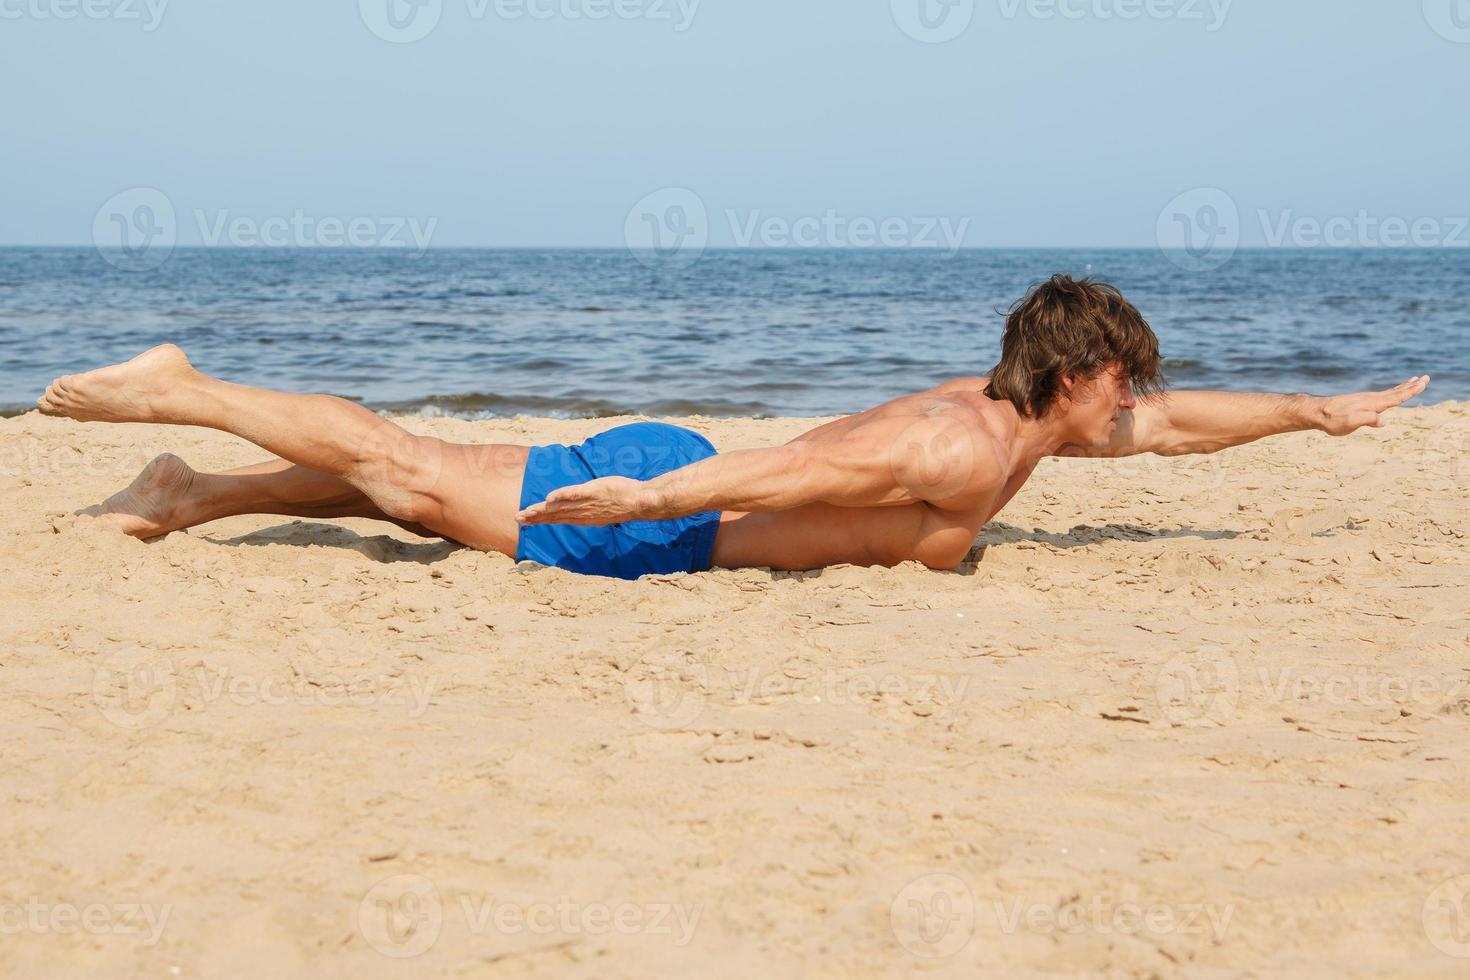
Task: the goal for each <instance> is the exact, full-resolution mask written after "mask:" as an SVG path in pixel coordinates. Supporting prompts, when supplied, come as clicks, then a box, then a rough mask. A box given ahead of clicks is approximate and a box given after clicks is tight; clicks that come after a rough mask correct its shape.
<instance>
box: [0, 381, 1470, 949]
mask: <svg viewBox="0 0 1470 980" xmlns="http://www.w3.org/2000/svg"><path fill="white" fill-rule="evenodd" d="M618 421H621V420H600V421H556V420H544V419H526V418H522V419H515V420H505V421H497V422H467V421H460V420H453V419H428V420H425V419H409V420H406V421H405V424H406V425H408V426H409V427H411V428H413V429H415V430H416V431H421V432H427V433H433V434H437V435H440V436H444V437H446V438H450V439H455V440H461V441H470V442H497V441H519V442H555V441H561V442H569V441H570V442H575V441H578V440H580V439H582V438H584V437H586V436H587V435H589V434H591V433H592V432H594V431H597V430H599V429H601V428H605V427H608V426H611V425H613V424H616V423H617V422H618ZM678 421H681V422H684V424H688V425H690V426H692V427H693V428H695V429H698V430H699V431H701V432H704V433H705V434H707V435H708V436H710V437H711V438H712V439H713V440H714V441H715V443H716V445H718V446H720V447H721V448H722V449H734V448H741V447H747V446H758V445H768V444H775V443H778V442H780V441H784V440H785V439H787V438H790V437H791V436H793V435H795V434H797V433H798V432H800V431H802V430H803V429H805V428H806V427H808V426H809V425H811V424H813V423H812V422H811V421H810V420H798V419H781V420H772V421H751V420H709V419H693V420H678ZM1467 449H1470V406H1466V405H1463V404H1454V403H1449V404H1444V405H1439V406H1435V407H1432V408H1423V409H1410V410H1404V411H1400V412H1398V413H1396V414H1395V415H1394V416H1393V417H1392V422H1391V424H1390V425H1389V426H1388V427H1386V428H1384V429H1382V430H1377V431H1365V432H1363V433H1360V434H1358V435H1356V436H1354V437H1352V438H1350V439H1347V440H1333V439H1329V438H1328V437H1326V436H1322V435H1319V434H1315V433H1312V434H1306V433H1303V434H1296V435H1291V436H1286V437H1282V438H1278V439H1273V440H1268V441H1266V442H1264V443H1260V444H1257V445H1253V446H1247V447H1243V448H1239V449H1235V450H1231V451H1229V452H1227V453H1224V454H1220V455H1216V456H1211V457H1190V458H1184V459H1176V460H1165V459H1158V458H1155V457H1138V458H1135V459H1131V460H1119V461H1088V460H1050V461H1046V462H1044V463H1043V465H1042V466H1041V468H1040V469H1039V470H1038V472H1037V474H1036V476H1035V478H1034V479H1033V481H1032V483H1031V485H1030V486H1028V487H1027V488H1026V489H1024V490H1023V491H1022V492H1021V494H1020V495H1019V496H1018V497H1017V499H1016V500H1015V501H1014V502H1013V503H1012V505H1011V506H1010V507H1009V508H1008V509H1007V510H1006V511H1005V512H1004V513H1002V514H1001V516H1000V518H999V519H998V520H997V521H996V522H994V523H993V524H992V525H991V526H990V527H989V528H988V529H987V530H986V531H985V532H984V534H983V535H982V537H981V538H980V540H979V542H978V546H977V549H976V551H975V552H973V553H972V556H971V557H972V559H974V560H973V561H972V562H971V563H968V564H966V565H965V566H963V567H962V568H961V570H959V571H957V572H954V573H938V572H931V571H927V570H925V569H923V568H922V567H920V566H918V565H906V566H903V567H899V568H896V569H883V568H857V567H839V568H831V569H827V570H825V571H821V572H813V573H803V574H793V573H775V574H772V573H770V572H766V571H759V570H745V571H738V572H730V571H717V572H713V573H708V574H702V575H696V576H673V577H662V578H652V579H644V580H642V581H640V582H637V583H625V582H617V581H610V580H601V579H593V578H581V577H577V576H574V575H571V574H568V573H564V572H561V571H557V570H539V571H535V570H522V569H517V568H516V567H515V566H514V565H513V563H512V562H511V561H510V560H508V559H506V558H503V557H500V556H493V555H483V554H477V553H474V552H470V551H466V550H457V549H455V548H453V547H450V546H448V545H445V544H443V543H437V542H430V541H424V540H420V539H417V538H415V537H413V536H412V535H410V534H407V533H406V532H402V531H399V530H397V529H395V528H391V527H386V526H382V525H374V524H371V523H367V522H361V521H344V522H342V523H341V524H340V525H339V524H327V523H320V522H310V521H295V520H291V519H287V518H273V517H245V518H236V519H232V520H227V521H221V522H218V523H216V524H213V525H208V526H205V527H203V528H199V529H195V530H194V531H192V532H189V533H180V534H174V535H172V536H170V537H168V538H166V539H163V540H159V541H155V542H149V543H143V542H139V541H134V540H132V539H129V538H126V537H124V536H122V535H121V534H120V533H118V532H116V531H115V530H113V529H112V528H110V527H108V526H105V525H103V524H100V523H98V522H95V521H87V520H79V519H76V518H73V517H70V516H67V515H68V514H69V513H70V512H71V511H72V510H73V509H75V508H78V507H81V506H85V505H87V504H91V503H94V502H96V501H97V500H100V499H102V498H103V497H105V496H106V495H108V494H109V493H111V492H113V491H114V490H116V489H118V488H119V487H120V486H122V485H124V484H125V483H126V482H127V481H128V480H130V479H131V478H132V476H133V475H134V474H135V473H136V472H137V470H138V469H140V468H141V467H142V466H143V464H144V463H146V462H147V461H148V459H150V458H151V457H152V456H153V455H155V454H156V453H158V452H161V451H164V450H171V451H174V452H176V453H178V454H179V455H181V456H182V457H183V458H184V459H185V460H187V461H188V462H189V463H191V464H192V465H194V466H196V467H202V468H211V469H218V468H226V467H231V466H237V465H242V464H245V463H249V462H255V461H257V460H258V459H259V458H261V453H260V451H259V450H257V449H255V448H254V447H252V446H249V445H247V444H245V443H242V442H240V441H239V440H237V439H234V438H232V437H229V436H225V435H222V434H220V433H217V432H211V431H205V430H193V429H164V428H161V427H155V426H144V425H131V426H108V425H96V424H92V425H77V424H75V423H72V422H68V421H63V420H56V419H50V418H43V417H41V416H39V415H37V414H35V413H32V414H30V415H26V416H23V417H20V418H14V419H8V420H0V453H3V457H0V458H3V472H0V479H3V486H4V499H5V501H6V508H5V515H4V518H3V520H4V538H3V545H0V547H3V549H4V550H3V555H0V558H3V561H4V567H5V568H6V569H7V574H6V575H5V577H4V581H3V584H0V600H3V606H4V610H5V614H4V618H3V625H0V630H3V632H0V636H3V643H0V697H3V702H4V706H5V707H4V719H5V723H4V738H3V741H0V761H3V766H0V791H3V799H4V801H5V802H4V806H3V810H0V816H3V820H0V853H3V854H4V862H5V873H4V874H3V875H0V931H3V933H4V935H0V974H5V975H14V976H29V977H42V976H48V977H62V976H83V975H91V976H102V975H109V976H126V975H146V976H154V977H171V976H179V977H215V976H237V975H242V974H246V975H255V976H272V977H289V976H314V977H316V976H349V975H350V976H352V977H378V976H384V977H387V976H397V975H402V974H403V973H404V972H409V973H410V974H411V975H418V976H455V977H461V976H475V977H499V976H505V977H511V976H526V975H544V976H573V977H576V976H587V977H591V976H597V977H646V976H700V977H714V976H732V977H751V976H757V977H766V976H769V977H845V976H908V975H922V976H957V977H959V976H963V977H970V976H977V975H983V974H993V975H996V976H1028V975H1039V974H1042V973H1047V972H1053V973H1066V974H1071V973H1087V974H1091V975H1097V976H1138V977H1149V976H1162V977H1171V976H1182V977H1237V976H1245V975H1259V976H1328V975H1331V976H1348V975H1364V976H1371V975H1394V976H1423V977H1430V976H1445V977H1448V976H1464V975H1466V974H1467V972H1470V900H1464V901H1462V897H1463V895H1464V894H1465V893H1466V892H1467V891H1470V847H1467V840H1470V779H1467V772H1470V656H1467V650H1470V624H1467V616H1466V608H1467V601H1470V569H1467V561H1466V549H1465V545H1466V533H1467V528H1466V520H1465V515H1466V508H1465V490H1466V485H1467V482H1470V460H1467V459H1466V450H1467ZM1457 915H1458V916H1459V918H1458V920H1457V919H1456V916H1457Z"/></svg>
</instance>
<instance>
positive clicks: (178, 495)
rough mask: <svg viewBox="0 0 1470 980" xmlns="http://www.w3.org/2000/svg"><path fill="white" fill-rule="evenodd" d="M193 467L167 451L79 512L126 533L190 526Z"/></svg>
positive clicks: (152, 534) (137, 534)
mask: <svg viewBox="0 0 1470 980" xmlns="http://www.w3.org/2000/svg"><path fill="white" fill-rule="evenodd" d="M194 476H195V474H194V471H193V470H192V469H190V468H189V465H188V464H187V463H185V462H184V461H183V460H182V459H179V457H177V456H175V455H174V454H173V453H164V454H163V455H162V456H159V457H158V458H157V459H155V460H154V461H153V462H151V463H149V464H148V465H147V466H145V467H143V472H141V473H139V474H138V476H137V478H136V479H134V480H133V482H132V483H131V484H129V485H128V487H127V489H125V490H120V491H118V492H117V493H115V494H113V495H112V496H111V497H108V498H107V499H106V500H104V501H103V502H102V503H100V504H97V505H96V506H94V507H88V508H86V509H85V510H79V511H77V514H78V515H80V516H85V517H95V518H97V519H98V520H103V521H110V522H112V523H114V524H116V525H117V526H118V527H119V528H121V529H122V531H123V533H124V534H130V535H132V536H133V537H135V538H154V537H157V536H159V535H160V534H167V533H169V532H170V531H177V530H178V529H179V528H181V527H188V526H189V525H190V523H192V522H191V521H190V520H189V516H188V510H189V503H190V489H191V487H192V486H193V484H194Z"/></svg>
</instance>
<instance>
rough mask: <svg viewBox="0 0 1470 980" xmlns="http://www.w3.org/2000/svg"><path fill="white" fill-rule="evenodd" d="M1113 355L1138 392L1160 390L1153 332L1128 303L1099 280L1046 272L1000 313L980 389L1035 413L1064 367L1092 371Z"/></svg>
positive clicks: (1055, 388) (1054, 391)
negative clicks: (995, 360)
mask: <svg viewBox="0 0 1470 980" xmlns="http://www.w3.org/2000/svg"><path fill="white" fill-rule="evenodd" d="M1113 361H1119V362H1121V363H1122V365H1123V371H1124V372H1125V373H1126V374H1127V375H1128V378H1129V379H1130V380H1131V381H1132V382H1133V389H1134V392H1135V394H1136V395H1137V396H1138V397H1140V398H1144V397H1147V396H1149V395H1154V394H1158V393H1159V392H1161V391H1163V389H1164V379H1163V376H1162V375H1161V374H1160V372H1159V339H1158V338H1157V337H1155V336H1154V332H1153V330H1152V329H1151V328H1150V327H1149V325H1148V323H1147V321H1145V320H1144V319H1143V317H1142V316H1141V315H1140V314H1139V312H1138V310H1137V309H1136V308H1135V307H1134V306H1133V304H1132V303H1130V302H1128V301H1127V300H1126V299H1124V298H1123V294H1122V293H1120V292H1119V291H1118V290H1117V288H1116V287H1114V286H1112V285H1110V284H1108V283H1105V282H1102V281H1100V280H1097V279H1073V278H1072V277H1071V276H1062V275H1056V276H1052V277H1051V278H1050V279H1048V280H1046V281H1045V282H1043V283H1039V284H1037V285H1036V286H1033V287H1032V289H1031V291H1030V292H1029V293H1027V294H1026V296H1025V298H1024V299H1022V300H1021V301H1020V302H1019V303H1017V304H1016V305H1015V306H1013V307H1011V309H1010V312H1009V313H1008V314H1007V315H1006V329H1005V337H1004V338H1003V339H1002V341H1001V356H1000V363H999V364H998V365H996V367H995V370H994V371H993V372H991V378H990V387H989V389H988V390H987V391H986V394H987V395H989V396H990V397H991V398H992V399H994V400H995V401H1007V402H1010V403H1011V404H1012V405H1014V406H1016V411H1018V412H1020V413H1021V414H1022V415H1024V416H1027V417H1029V418H1040V417H1041V416H1043V415H1045V414H1046V413H1047V411H1048V410H1050V409H1051V407H1052V404H1053V403H1054V402H1055V401H1056V399H1057V398H1058V397H1060V396H1061V395H1063V394H1064V393H1065V391H1064V389H1063V388H1062V376H1063V375H1065V374H1077V375H1081V376H1082V377H1084V378H1088V379H1091V378H1096V377H1097V376H1099V375H1100V374H1102V372H1103V369H1104V368H1105V367H1106V366H1107V365H1108V364H1110V363H1112V362H1113Z"/></svg>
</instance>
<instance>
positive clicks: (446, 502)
mask: <svg viewBox="0 0 1470 980" xmlns="http://www.w3.org/2000/svg"><path fill="white" fill-rule="evenodd" d="M435 442H437V443H438V445H437V446H436V447H434V448H435V449H436V450H437V451H436V452H433V453H430V454H429V455H430V456H437V459H436V460H434V462H433V463H432V464H430V466H429V472H426V473H424V474H422V482H421V495H420V500H421V504H420V507H419V509H418V513H417V514H416V516H417V518H418V521H419V523H421V524H423V525H424V526H425V527H427V528H429V529H430V530H432V531H434V532H435V533H436V534H442V535H444V536H445V537H448V538H452V539H454V540H455V541H458V542H460V543H461V544H464V545H468V546H469V547H471V548H477V549H479V550H481V551H498V552H500V553H501V554H503V555H507V556H509V557H511V558H514V557H515V554H516V542H517V541H518V540H519V538H520V525H519V524H517V523H516V512H517V511H518V510H520V503H521V478H522V476H523V475H524V474H525V470H526V457H527V456H528V455H529V453H530V449H529V448H528V447H526V446H508V445H489V446H471V445H464V444H461V443H452V442H443V441H442V440H435Z"/></svg>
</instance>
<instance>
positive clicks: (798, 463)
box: [516, 417, 1002, 525]
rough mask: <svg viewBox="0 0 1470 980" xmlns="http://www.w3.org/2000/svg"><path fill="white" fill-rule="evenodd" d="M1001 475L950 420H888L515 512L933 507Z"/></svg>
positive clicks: (987, 453) (537, 516)
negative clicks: (835, 435) (826, 439)
mask: <svg viewBox="0 0 1470 980" xmlns="http://www.w3.org/2000/svg"><path fill="white" fill-rule="evenodd" d="M1001 479H1002V470H1001V466H1000V462H999V459H998V457H997V456H996V453H995V451H994V448H993V446H991V445H990V443H989V441H988V439H981V440H979V441H977V439H976V435H975V432H974V430H973V429H971V428H969V427H967V426H965V425H962V424H960V423H957V422H955V421H954V420H953V419H948V418H944V417H938V418H927V417H926V418H918V419H916V418H913V417H906V418H888V419H883V420H881V421H877V422H873V423H870V424H868V425H864V426H862V427H861V428H858V429H855V430H853V432H852V434H850V435H849V436H847V437H846V438H843V439H840V440H836V441H832V442H820V443H819V442H799V441H798V442H793V443H789V444H787V445H785V446H778V447H775V448H772V449H747V450H739V451H736V452H730V453H723V454H721V455H718V456H712V457H710V458H709V459H706V460H702V461H701V462H698V463H695V464H693V465H691V466H686V467H684V468H682V469H678V470H674V471H673V472H671V473H666V474H664V475H663V476H661V477H658V478H657V479H654V480H648V481H639V480H630V479H627V478H625V477H617V476H613V477H605V478H603V479H600V480H593V481H591V482H588V483H583V484H579V485H577V486H571V487H563V488H561V489H559V490H554V491H552V492H551V493H550V494H548V495H547V498H546V500H545V501H544V502H542V503H539V504H535V505H533V506H531V507H528V508H526V509H525V510H523V511H521V512H520V513H519V514H517V515H516V519H517V520H518V521H520V522H521V523H522V524H583V525H607V524H621V523H623V522H625V521H662V520H672V519H675V518H679V517H686V516H688V515H690V514H698V513H701V512H703V511H711V510H718V511H736V512H741V513H762V512H769V511H778V510H789V509H791V508H793V507H800V506H803V505H805V504H811V503H818V502H821V503H828V504H835V505H837V506H841V507H885V506H897V505H902V504H912V503H915V502H918V501H926V502H930V503H940V502H942V501H947V500H952V499H955V498H962V497H965V496H966V495H969V494H974V493H980V492H983V491H984V489H985V486H986V485H987V484H988V483H991V484H993V483H995V482H996V481H1000V480H1001Z"/></svg>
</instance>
